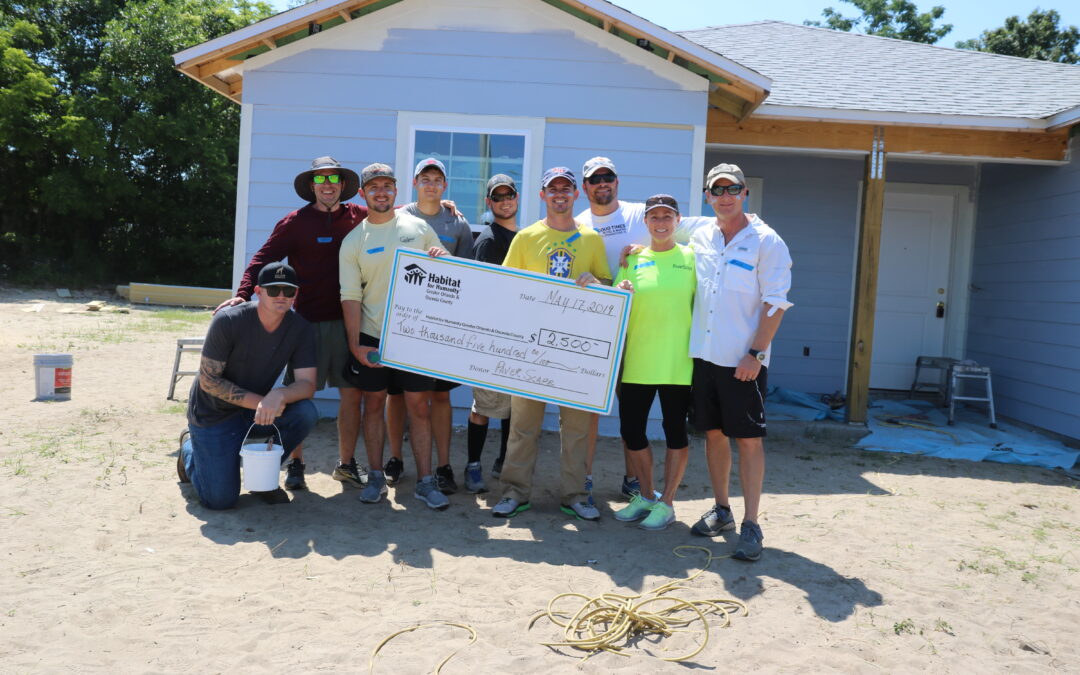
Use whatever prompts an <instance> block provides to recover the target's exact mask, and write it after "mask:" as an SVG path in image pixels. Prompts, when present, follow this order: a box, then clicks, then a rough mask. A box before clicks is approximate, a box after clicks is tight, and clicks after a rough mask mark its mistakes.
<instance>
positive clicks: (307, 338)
mask: <svg viewBox="0 0 1080 675" xmlns="http://www.w3.org/2000/svg"><path fill="white" fill-rule="evenodd" d="M298 288H299V280H298V277H297V274H296V272H295V271H294V270H293V268H292V267H290V266H289V265H286V264H285V263H280V262H277V263H270V264H269V265H266V266H264V267H263V268H262V269H261V270H260V271H259V275H258V283H257V285H256V286H255V295H256V296H257V297H258V299H259V301H258V302H246V303H243V304H241V305H238V306H235V307H228V308H225V309H223V310H222V311H220V312H218V313H217V314H215V316H214V319H213V321H211V322H210V328H209V330H207V332H206V341H205V343H204V345H203V350H202V358H201V361H200V363H199V377H198V378H197V379H196V380H195V381H194V382H192V384H191V394H190V395H189V396H188V410H187V418H188V430H189V431H190V433H191V444H190V446H187V445H185V447H184V449H183V450H182V451H181V452H182V453H183V455H182V456H181V460H182V461H181V462H180V463H179V464H178V466H177V470H178V473H179V474H180V480H181V482H188V481H189V480H190V482H191V483H192V484H193V485H194V486H195V491H196V493H197V494H198V495H199V499H200V501H202V503H203V505H205V506H206V507H207V508H210V509H228V508H232V507H233V506H235V505H236V501H237V499H238V498H239V496H240V450H241V445H242V444H243V441H244V439H245V438H246V437H248V435H249V433H250V434H256V435H263V436H265V435H270V434H275V435H276V436H277V439H278V441H277V442H278V444H280V445H281V446H283V448H284V451H283V454H282V455H281V457H279V458H278V460H277V463H278V464H280V462H281V461H282V460H284V459H285V458H286V457H288V455H289V453H290V452H292V451H293V450H294V449H296V448H297V447H298V446H299V445H300V444H301V443H303V442H304V439H305V438H307V435H308V434H309V433H311V430H312V429H313V428H314V427H315V423H316V422H317V421H318V419H319V414H318V411H317V410H316V409H315V404H314V403H312V402H311V397H312V395H314V393H315V376H316V348H315V329H314V328H313V327H312V325H311V324H310V323H309V322H308V321H307V320H306V319H304V318H303V317H302V316H300V315H299V314H298V313H296V312H293V311H292V309H293V305H294V304H295V302H296V299H297V295H298ZM286 366H289V367H290V368H291V372H292V374H293V381H292V383H291V384H288V385H284V386H281V387H277V388H275V387H274V384H275V383H276V382H277V378H278V375H279V374H280V373H281V371H282V369H284V368H285V367H286Z"/></svg>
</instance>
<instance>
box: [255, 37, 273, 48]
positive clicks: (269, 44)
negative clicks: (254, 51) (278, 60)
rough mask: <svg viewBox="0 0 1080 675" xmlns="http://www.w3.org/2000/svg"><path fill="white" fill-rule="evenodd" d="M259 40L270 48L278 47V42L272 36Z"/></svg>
mask: <svg viewBox="0 0 1080 675" xmlns="http://www.w3.org/2000/svg"><path fill="white" fill-rule="evenodd" d="M259 42H261V43H263V44H264V45H265V46H267V47H269V48H270V49H277V43H276V42H274V41H273V40H271V39H270V38H263V39H261V40H259Z"/></svg>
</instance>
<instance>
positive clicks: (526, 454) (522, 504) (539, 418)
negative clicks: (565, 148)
mask: <svg viewBox="0 0 1080 675" xmlns="http://www.w3.org/2000/svg"><path fill="white" fill-rule="evenodd" d="M577 197H578V189H577V179H576V178H575V177H574V173H573V172H572V171H570V169H567V168H566V167H555V168H553V169H548V170H547V171H546V172H544V177H543V180H542V181H541V184H540V198H541V199H542V200H543V201H544V204H545V205H546V206H547V217H546V218H544V219H543V220H540V221H537V222H535V223H533V224H532V225H530V226H529V227H527V228H525V229H524V230H521V231H520V232H518V233H517V236H515V237H514V240H513V242H512V243H511V244H510V250H509V251H507V253H506V259H505V260H504V261H503V265H505V266H506V267H513V268H516V269H521V270H528V271H530V272H538V273H540V274H550V275H552V276H556V277H562V278H564V279H576V280H577V283H578V285H579V286H585V285H587V284H592V283H601V280H603V282H604V283H607V282H609V280H610V279H611V273H610V272H609V271H608V265H607V257H606V255H605V254H604V241H603V239H602V238H601V237H600V235H598V234H597V233H596V231H595V230H593V229H592V228H590V227H583V226H581V225H579V224H578V223H577V222H576V221H575V220H574V216H573V212H572V209H573V208H574V200H575V199H577ZM545 405H546V404H545V403H544V402H543V401H534V400H532V399H528V398H522V397H520V396H514V397H513V398H512V400H511V402H510V420H511V421H510V441H509V442H508V443H507V447H506V459H505V461H504V462H503V470H502V475H501V476H500V477H499V480H500V481H502V484H503V498H502V500H501V501H500V502H499V503H498V504H496V505H495V507H494V508H493V509H492V515H494V516H495V517H498V518H509V517H511V516H515V515H517V514H518V513H521V512H522V511H524V510H526V509H528V508H529V495H530V493H531V492H532V477H533V471H534V469H535V468H536V452H537V441H538V439H539V436H540V425H541V424H542V423H543V421H544V407H545ZM591 419H592V413H588V412H585V411H582V410H577V409H575V408H567V407H560V408H559V437H560V440H561V442H562V454H561V460H562V461H561V465H562V471H561V476H562V479H561V481H560V497H561V502H560V508H561V509H562V510H563V512H565V513H567V514H568V515H572V516H575V517H577V518H580V519H583V520H599V519H600V511H598V510H597V508H596V507H595V506H593V505H592V504H589V503H588V501H587V495H586V493H585V491H584V489H583V488H584V485H585V454H586V438H587V436H588V433H589V424H590V422H591Z"/></svg>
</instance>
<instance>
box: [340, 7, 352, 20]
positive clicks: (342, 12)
mask: <svg viewBox="0 0 1080 675" xmlns="http://www.w3.org/2000/svg"><path fill="white" fill-rule="evenodd" d="M338 16H340V17H341V18H342V19H345V23H348V22H350V21H352V12H346V11H345V10H343V9H342V10H339V11H338Z"/></svg>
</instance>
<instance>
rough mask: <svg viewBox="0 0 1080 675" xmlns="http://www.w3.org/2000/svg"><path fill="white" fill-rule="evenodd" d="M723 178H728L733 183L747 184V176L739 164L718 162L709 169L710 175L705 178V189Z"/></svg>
mask: <svg viewBox="0 0 1080 675" xmlns="http://www.w3.org/2000/svg"><path fill="white" fill-rule="evenodd" d="M721 178H727V179H728V180H729V181H731V182H732V183H737V184H739V185H746V176H744V175H743V172H742V169H740V168H739V167H738V166H736V165H734V164H717V165H716V166H714V167H713V168H711V169H709V175H708V176H707V177H706V178H705V189H706V190H708V189H709V188H711V187H712V186H713V183H715V182H716V181H718V180H720V179H721Z"/></svg>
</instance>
